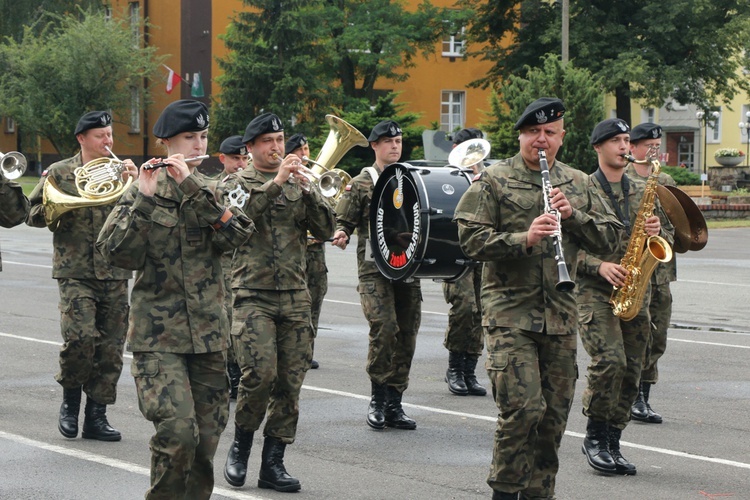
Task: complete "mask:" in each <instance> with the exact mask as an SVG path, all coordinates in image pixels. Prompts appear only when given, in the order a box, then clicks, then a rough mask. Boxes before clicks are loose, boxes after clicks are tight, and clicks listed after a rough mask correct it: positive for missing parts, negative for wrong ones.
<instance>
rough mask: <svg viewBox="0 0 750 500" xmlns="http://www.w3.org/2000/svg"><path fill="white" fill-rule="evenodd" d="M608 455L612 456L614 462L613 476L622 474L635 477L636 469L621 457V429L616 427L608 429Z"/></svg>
mask: <svg viewBox="0 0 750 500" xmlns="http://www.w3.org/2000/svg"><path fill="white" fill-rule="evenodd" d="M608 434H609V453H610V455H612V460H614V461H615V474H622V475H623V476H635V473H636V469H635V464H634V463H631V462H629V461H628V459H627V458H625V457H623V456H622V453H621V452H620V436H622V429H618V428H616V427H612V426H610V427H609V432H608Z"/></svg>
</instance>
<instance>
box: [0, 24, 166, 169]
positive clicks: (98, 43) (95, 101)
mask: <svg viewBox="0 0 750 500" xmlns="http://www.w3.org/2000/svg"><path fill="white" fill-rule="evenodd" d="M141 32H142V30H141ZM142 46H143V44H142V40H140V39H138V40H134V34H133V32H132V31H131V28H130V26H129V24H128V23H127V22H125V21H120V20H117V19H111V20H108V19H106V18H105V16H104V15H103V14H102V13H97V12H93V11H82V10H81V11H77V12H76V13H74V14H67V15H64V16H61V17H56V18H55V19H54V22H50V23H48V24H46V25H45V26H44V27H42V28H41V29H39V30H38V31H37V30H36V29H35V28H34V27H26V29H25V30H24V33H23V36H22V38H21V40H20V41H15V40H13V39H11V38H6V40H5V42H4V43H3V44H2V45H0V95H2V96H3V99H2V100H0V115H5V116H10V117H12V118H13V119H14V120H15V121H16V123H17V124H18V126H19V128H20V129H23V130H24V132H25V133H27V134H32V135H33V134H36V135H39V136H41V137H43V138H45V139H47V140H49V141H50V143H52V145H53V146H54V148H55V149H56V150H57V152H58V153H60V154H61V155H62V156H69V155H71V154H73V153H74V152H75V151H76V149H77V148H78V143H77V141H76V139H75V137H73V133H72V131H73V128H74V127H75V124H76V122H77V121H78V119H79V118H80V116H81V115H82V114H83V113H84V112H86V111H90V110H93V109H107V110H110V111H111V112H112V114H113V116H114V118H115V119H116V120H119V121H123V122H124V123H129V120H130V105H131V99H132V92H133V89H135V90H136V91H137V92H139V98H140V102H141V105H143V103H146V102H148V97H149V93H148V90H147V89H143V81H144V78H148V77H151V76H152V75H154V74H155V72H156V70H157V68H158V66H159V64H160V63H161V59H159V58H157V57H156V56H155V51H156V49H155V48H153V47H150V48H145V49H144V48H141V47H142Z"/></svg>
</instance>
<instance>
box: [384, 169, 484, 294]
mask: <svg viewBox="0 0 750 500" xmlns="http://www.w3.org/2000/svg"><path fill="white" fill-rule="evenodd" d="M470 185H471V179H470V178H469V175H468V173H467V171H466V170H462V169H459V168H456V167H452V166H446V167H436V168H425V167H414V166H412V165H409V164H408V163H394V164H392V165H389V166H388V167H386V168H385V170H383V173H382V174H380V176H379V177H378V180H377V183H376V184H375V189H374V191H373V195H372V203H371V204H370V245H371V250H372V255H373V258H374V260H375V264H376V265H377V266H378V269H379V270H380V272H381V273H382V274H383V276H385V277H386V278H388V279H390V280H393V281H399V280H406V279H409V278H433V279H436V280H443V281H455V280H457V279H458V278H460V277H461V276H463V275H464V274H465V273H466V272H467V271H468V270H469V269H470V266H472V265H474V264H475V263H474V262H473V261H471V260H470V259H468V258H467V257H466V256H465V255H464V253H463V251H462V250H461V247H460V246H459V244H458V225H457V224H456V223H455V222H453V213H454V212H455V210H456V206H457V205H458V200H460V199H461V196H462V195H463V194H464V193H465V192H466V190H467V189H469V186H470Z"/></svg>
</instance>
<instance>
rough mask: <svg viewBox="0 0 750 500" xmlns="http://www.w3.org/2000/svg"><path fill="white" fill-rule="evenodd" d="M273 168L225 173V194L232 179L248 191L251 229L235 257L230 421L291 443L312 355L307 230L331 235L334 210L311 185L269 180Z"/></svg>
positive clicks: (323, 237) (321, 236) (322, 236)
mask: <svg viewBox="0 0 750 500" xmlns="http://www.w3.org/2000/svg"><path fill="white" fill-rule="evenodd" d="M273 176H275V174H264V173H262V172H260V171H258V170H256V169H255V168H253V167H248V168H247V169H245V170H243V171H242V172H239V173H237V174H234V175H232V176H230V177H229V179H228V180H227V182H226V184H225V186H224V193H225V196H226V193H228V192H230V191H232V190H233V189H235V188H236V187H237V186H240V187H241V188H242V190H244V191H245V192H246V193H249V194H250V197H249V200H248V201H247V203H246V204H245V206H244V210H245V211H246V213H247V215H248V216H249V217H251V218H252V219H253V221H254V222H255V224H256V227H257V231H258V232H257V234H255V235H254V236H253V238H251V239H250V240H249V241H248V242H247V244H245V245H243V246H242V247H240V248H238V249H237V251H236V253H235V256H234V261H233V270H232V288H233V289H234V310H233V317H234V322H233V325H232V336H233V343H234V347H235V350H236V355H237V361H238V362H239V365H240V368H241V369H242V378H241V379H240V386H239V391H238V395H237V408H236V411H235V423H236V424H237V426H238V427H239V428H240V429H242V430H244V431H246V432H255V431H256V430H257V429H258V428H259V427H260V424H261V423H262V422H263V419H264V417H265V416H266V412H267V413H268V419H267V421H266V425H265V428H264V431H263V434H264V435H265V436H266V437H273V438H277V439H279V440H281V441H282V442H283V443H285V444H291V443H293V442H294V438H295V435H296V432H297V420H298V417H299V393H300V390H301V388H302V382H303V380H304V378H305V373H306V372H307V369H308V368H309V367H310V362H311V360H312V338H313V335H312V330H311V326H310V294H309V293H308V292H307V284H306V281H305V253H306V252H307V232H308V230H309V231H310V232H311V233H312V235H313V236H314V237H316V238H318V239H320V240H326V239H328V238H330V237H331V235H332V234H333V229H334V220H335V219H334V214H333V211H332V210H331V208H330V207H329V206H328V204H327V203H326V202H325V201H324V200H323V198H322V197H321V196H320V193H318V191H317V190H316V189H314V188H313V189H312V190H311V192H310V193H309V194H303V192H302V190H301V189H300V187H299V186H298V185H297V184H292V183H288V182H287V183H284V186H283V187H282V186H279V185H278V184H276V183H275V182H273Z"/></svg>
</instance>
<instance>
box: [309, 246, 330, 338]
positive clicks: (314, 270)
mask: <svg viewBox="0 0 750 500" xmlns="http://www.w3.org/2000/svg"><path fill="white" fill-rule="evenodd" d="M305 260H306V261H307V290H308V291H309V292H310V302H311V308H310V319H311V320H312V328H313V337H317V336H318V321H319V320H320V311H321V309H322V308H323V299H324V298H325V296H326V293H328V267H326V251H325V247H324V246H323V243H311V244H309V245H307V254H306V256H305Z"/></svg>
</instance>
